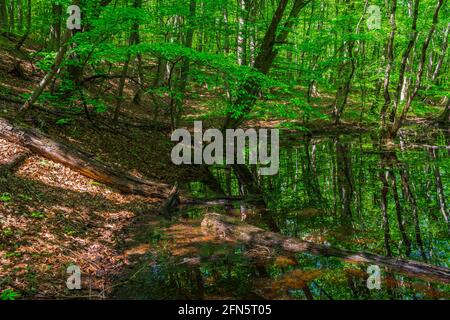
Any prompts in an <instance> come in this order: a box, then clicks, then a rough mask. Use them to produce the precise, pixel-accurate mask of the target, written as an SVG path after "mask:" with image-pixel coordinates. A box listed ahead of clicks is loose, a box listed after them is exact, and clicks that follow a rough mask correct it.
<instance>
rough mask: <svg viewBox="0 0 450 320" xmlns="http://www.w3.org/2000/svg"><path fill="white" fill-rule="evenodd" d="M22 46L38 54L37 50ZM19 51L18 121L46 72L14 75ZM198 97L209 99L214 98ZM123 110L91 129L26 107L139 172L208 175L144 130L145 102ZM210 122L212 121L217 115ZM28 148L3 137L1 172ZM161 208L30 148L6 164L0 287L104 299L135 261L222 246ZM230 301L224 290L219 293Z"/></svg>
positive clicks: (348, 125) (4, 50)
mask: <svg viewBox="0 0 450 320" xmlns="http://www.w3.org/2000/svg"><path fill="white" fill-rule="evenodd" d="M25 50H27V51H28V53H29V54H33V52H35V50H36V48H33V46H27V47H26V49H25ZM16 56H17V54H16V53H15V52H14V51H13V50H12V46H11V43H8V40H7V39H5V38H2V37H0V114H1V116H4V117H9V118H14V117H15V115H16V112H17V109H18V107H19V106H20V103H19V102H20V99H21V98H20V97H21V95H22V94H28V93H31V91H32V89H33V88H34V87H35V85H36V83H38V81H39V80H40V79H41V77H42V73H41V72H39V71H36V70H35V67H34V66H32V65H31V64H30V63H29V62H28V61H25V60H24V61H22V62H21V66H22V68H23V71H24V73H25V78H24V77H19V76H18V75H16V74H13V73H11V72H10V71H11V70H13V66H14V62H15V59H16ZM130 92H131V90H130ZM200 101H201V102H202V103H206V101H208V97H200ZM197 103H198V101H195V103H194V101H189V102H188V109H187V112H188V113H191V114H193V115H194V117H195V115H196V114H201V112H202V109H201V107H198V106H197V105H196V104H197ZM51 110H56V109H51ZM123 110H126V112H127V115H124V116H122V117H121V119H122V120H123V122H119V123H118V124H116V125H114V126H109V125H108V117H109V114H104V115H96V116H95V119H94V120H95V121H96V123H97V125H93V124H92V123H91V122H90V121H88V120H87V119H86V118H85V115H84V114H83V113H81V114H79V115H72V116H71V119H70V121H68V122H67V121H63V122H61V121H58V120H60V118H61V116H60V115H58V114H57V112H56V113H51V112H45V111H42V110H34V111H30V113H29V114H28V115H27V116H26V119H25V121H26V122H27V123H28V124H30V125H31V126H35V127H37V128H39V129H40V130H42V131H44V132H46V133H47V134H49V135H50V136H51V137H53V138H55V139H61V140H64V141H67V142H69V143H70V144H72V145H74V146H76V147H78V148H80V149H82V150H85V151H87V152H90V153H92V154H95V156H96V158H97V159H99V160H102V161H103V162H105V163H109V164H112V165H114V166H116V167H118V168H121V169H123V170H125V171H127V172H129V173H130V174H133V175H135V176H141V177H146V178H148V179H152V180H154V181H157V182H161V183H168V184H174V183H175V182H180V181H199V180H202V179H203V178H204V176H203V173H201V172H199V170H198V168H196V167H194V166H187V167H178V166H175V165H173V164H172V163H171V161H170V150H171V148H172V142H171V141H170V132H169V131H168V130H155V129H149V127H146V126H145V124H146V123H151V122H152V118H151V117H149V116H148V114H149V110H148V107H147V106H146V104H143V105H141V106H137V105H135V104H133V103H131V102H127V103H126V106H124V107H123ZM124 112H125V111H124ZM136 119H139V124H136V123H137V122H136V121H137V120H136ZM97 121H98V122H97ZM210 122H211V124H212V125H213V123H214V120H213V121H210ZM132 124H134V125H132ZM277 124H279V121H256V120H254V121H251V122H250V123H249V125H251V126H259V127H274V126H276V125H277ZM355 128H356V129H355ZM311 129H312V131H313V132H324V131H327V132H328V133H330V132H333V130H334V132H336V131H342V132H347V131H355V130H356V131H365V130H368V128H367V127H364V126H361V125H356V124H355V123H353V122H351V121H346V122H344V124H343V125H341V126H334V125H330V123H329V122H327V121H323V120H321V121H317V122H314V123H312V124H311ZM23 153H27V150H25V149H23V148H22V147H21V146H19V145H14V144H11V143H9V142H7V141H4V140H1V139H0V168H1V167H2V165H4V164H7V163H9V162H11V161H12V160H13V159H14V158H15V157H16V156H17V155H19V154H23ZM160 205H161V201H160V200H159V199H152V198H144V197H141V196H135V195H124V194H121V193H119V192H118V191H116V190H113V189H111V188H109V187H107V186H105V185H102V184H99V183H97V182H95V181H93V180H91V179H88V178H86V177H84V176H82V175H80V174H78V173H76V172H74V171H73V170H71V169H69V168H67V167H64V166H63V165H60V164H57V163H54V162H52V161H48V160H46V159H44V158H42V157H39V156H36V155H33V154H27V156H26V157H24V161H23V163H21V164H20V166H18V167H17V168H16V170H14V172H2V171H1V170H0V292H1V291H2V290H4V289H13V290H14V291H15V292H18V293H20V294H21V295H22V296H23V297H25V298H31V297H34V298H43V299H48V298H61V299H64V298H76V297H78V298H81V297H83V298H92V299H101V298H108V297H111V295H114V292H115V287H117V286H120V285H122V284H123V283H122V281H127V279H130V277H131V278H132V277H133V275H135V272H136V261H137V260H136V258H137V259H138V260H139V259H140V257H141V258H142V257H148V255H149V254H154V255H157V254H160V252H161V250H163V251H164V252H170V253H171V255H172V257H173V259H175V260H177V261H179V263H182V264H187V265H189V264H196V259H197V258H196V257H197V256H198V253H199V251H200V250H201V248H202V246H204V244H205V243H208V244H210V245H215V244H217V245H219V243H216V242H215V240H214V239H212V238H211V237H209V236H205V235H203V234H202V233H201V231H200V228H199V224H200V220H198V219H197V220H195V219H194V220H188V219H183V218H179V219H172V220H168V219H164V218H162V217H161V216H160V215H158V208H159V206H160ZM161 241H162V242H161ZM222 244H223V242H222ZM280 259H281V260H280ZM278 260H280V261H281V262H280V263H282V264H290V263H293V262H292V261H289V259H287V258H286V259H284V260H283V258H278ZM286 261H287V262H286ZM149 263H151V262H149ZM71 264H76V265H78V266H79V267H80V268H81V271H82V287H83V290H79V291H78V290H77V291H75V292H74V291H69V290H68V289H67V288H66V280H67V278H68V275H67V274H66V268H67V267H68V266H69V265H71ZM130 272H133V273H132V274H130ZM303 276H305V277H306V278H311V277H312V278H313V277H314V275H303ZM225 297H226V294H225V293H224V295H222V296H221V297H220V298H225ZM210 298H215V297H210Z"/></svg>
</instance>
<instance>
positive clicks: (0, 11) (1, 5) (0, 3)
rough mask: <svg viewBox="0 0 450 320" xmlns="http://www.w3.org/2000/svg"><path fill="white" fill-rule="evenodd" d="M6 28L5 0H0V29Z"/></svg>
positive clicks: (6, 11)
mask: <svg viewBox="0 0 450 320" xmlns="http://www.w3.org/2000/svg"><path fill="white" fill-rule="evenodd" d="M7 29H8V8H7V6H6V0H0V30H7Z"/></svg>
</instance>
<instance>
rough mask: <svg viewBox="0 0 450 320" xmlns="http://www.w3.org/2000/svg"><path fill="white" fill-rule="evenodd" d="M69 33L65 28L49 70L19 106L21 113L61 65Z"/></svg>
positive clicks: (35, 99)
mask: <svg viewBox="0 0 450 320" xmlns="http://www.w3.org/2000/svg"><path fill="white" fill-rule="evenodd" d="M71 34H72V31H71V30H69V29H67V30H66V32H65V33H64V36H63V40H62V43H61V46H60V47H59V50H58V53H57V54H56V57H55V62H53V65H52V66H51V68H50V71H49V72H48V73H47V74H46V75H45V76H44V78H42V80H41V81H40V82H39V84H38V86H37V87H36V89H34V91H33V93H32V94H31V96H30V97H29V98H28V99H27V101H25V103H24V104H23V105H22V107H21V108H20V112H21V113H23V112H25V111H26V110H28V109H29V108H31V107H32V106H33V104H34V103H35V102H36V101H37V100H38V98H39V97H40V95H41V94H42V92H43V91H44V89H45V88H46V87H47V85H48V84H49V83H50V82H51V81H52V80H53V78H54V77H55V75H56V73H57V72H58V70H59V68H60V66H61V63H62V62H63V60H64V56H65V54H66V52H67V46H68V44H69V43H68V41H69V39H70V36H71Z"/></svg>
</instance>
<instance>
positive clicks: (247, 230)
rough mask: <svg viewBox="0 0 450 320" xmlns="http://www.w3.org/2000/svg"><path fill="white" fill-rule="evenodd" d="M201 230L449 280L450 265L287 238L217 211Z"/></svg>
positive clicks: (246, 240) (221, 236) (444, 281)
mask: <svg viewBox="0 0 450 320" xmlns="http://www.w3.org/2000/svg"><path fill="white" fill-rule="evenodd" d="M202 230H203V232H205V233H207V234H213V235H215V236H216V237H219V238H229V239H234V240H238V241H241V242H244V243H249V244H255V245H262V246H266V247H270V248H276V249H280V250H284V251H286V252H291V253H309V254H313V255H317V256H325V257H336V258H340V259H343V260H345V261H347V262H350V263H356V264H375V265H379V266H383V267H386V268H387V269H389V270H391V271H395V272H399V273H402V274H405V275H407V276H409V277H415V278H419V279H423V280H426V281H438V282H442V283H450V269H449V268H444V267H437V266H433V265H430V264H426V263H422V262H418V261H413V260H405V259H397V258H391V257H384V256H380V255H376V254H372V253H366V252H353V251H349V250H345V249H338V248H332V247H329V246H325V245H320V244H316V243H312V242H308V241H302V240H300V239H296V238H290V237H285V236H282V235H280V234H278V233H274V232H268V231H264V230H263V229H260V228H258V227H255V226H252V225H249V224H246V223H244V222H241V221H239V220H236V219H234V218H232V217H228V216H224V215H220V214H217V213H208V214H207V215H206V216H205V218H204V219H203V221H202Z"/></svg>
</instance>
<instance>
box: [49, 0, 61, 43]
mask: <svg viewBox="0 0 450 320" xmlns="http://www.w3.org/2000/svg"><path fill="white" fill-rule="evenodd" d="M61 19H62V5H61V4H56V3H55V4H53V5H52V24H51V26H50V49H51V50H54V51H56V50H58V48H59V47H60V46H61Z"/></svg>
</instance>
